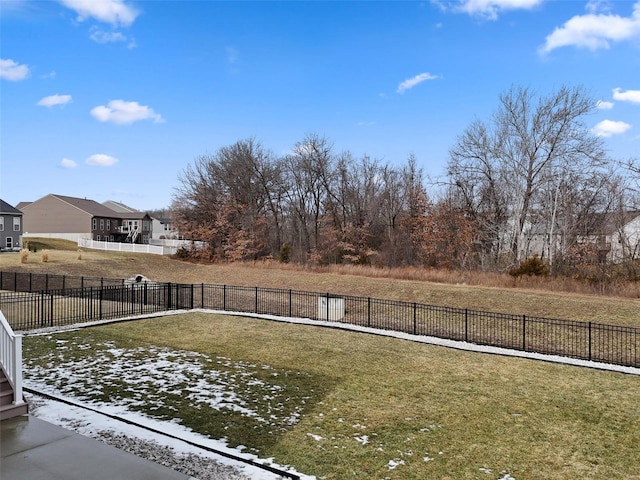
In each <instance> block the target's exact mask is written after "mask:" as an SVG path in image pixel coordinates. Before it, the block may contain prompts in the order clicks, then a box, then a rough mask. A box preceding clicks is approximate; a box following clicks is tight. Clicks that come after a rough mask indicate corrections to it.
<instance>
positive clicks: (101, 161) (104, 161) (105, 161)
mask: <svg viewBox="0 0 640 480" xmlns="http://www.w3.org/2000/svg"><path fill="white" fill-rule="evenodd" d="M116 163H118V159H117V158H114V157H111V156H109V155H105V154H104V153H96V154H95V155H91V156H90V157H89V158H87V161H86V164H87V165H92V166H94V167H110V166H112V165H115V164H116Z"/></svg>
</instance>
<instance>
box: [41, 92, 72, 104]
mask: <svg viewBox="0 0 640 480" xmlns="http://www.w3.org/2000/svg"><path fill="white" fill-rule="evenodd" d="M70 101H71V95H58V94H57V93H56V94H55V95H49V96H48V97H44V98H41V99H40V101H39V102H38V103H37V105H40V106H41V107H53V106H55V105H65V104H67V103H69V102H70Z"/></svg>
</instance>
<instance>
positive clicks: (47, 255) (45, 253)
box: [42, 250, 49, 263]
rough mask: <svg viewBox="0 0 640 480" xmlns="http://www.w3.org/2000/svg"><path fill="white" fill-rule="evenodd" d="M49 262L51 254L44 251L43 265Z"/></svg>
mask: <svg viewBox="0 0 640 480" xmlns="http://www.w3.org/2000/svg"><path fill="white" fill-rule="evenodd" d="M48 261H49V252H48V251H47V250H42V263H47V262H48Z"/></svg>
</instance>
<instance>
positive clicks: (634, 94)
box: [613, 88, 640, 103]
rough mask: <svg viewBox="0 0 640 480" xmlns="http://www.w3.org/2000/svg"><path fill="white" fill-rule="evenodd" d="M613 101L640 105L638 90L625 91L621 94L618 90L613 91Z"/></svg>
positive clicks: (639, 91)
mask: <svg viewBox="0 0 640 480" xmlns="http://www.w3.org/2000/svg"><path fill="white" fill-rule="evenodd" d="M613 99H614V100H620V101H621V102H631V103H640V90H627V91H626V92H623V91H622V89H620V88H614V89H613Z"/></svg>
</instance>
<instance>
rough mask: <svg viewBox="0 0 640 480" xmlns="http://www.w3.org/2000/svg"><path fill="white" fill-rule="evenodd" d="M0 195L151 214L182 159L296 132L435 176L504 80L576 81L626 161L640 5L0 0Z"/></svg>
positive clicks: (637, 104) (281, 144)
mask: <svg viewBox="0 0 640 480" xmlns="http://www.w3.org/2000/svg"><path fill="white" fill-rule="evenodd" d="M0 28H1V29H0V101H1V103H0V160H1V165H0V196H1V197H2V199H3V200H5V201H7V202H9V203H10V204H13V205H15V204H17V203H18V202H20V201H33V200H37V199H38V198H41V197H42V196H44V195H46V194H48V193H56V194H61V195H70V196H77V197H88V198H92V199H94V200H97V201H99V202H103V201H105V200H116V201H121V202H124V203H126V204H128V205H130V206H132V207H135V208H139V209H154V208H163V207H167V206H169V205H170V203H171V198H172V195H173V193H174V189H175V188H176V187H177V186H178V185H179V181H178V176H179V174H180V173H181V172H182V171H183V170H184V168H185V167H186V166H187V165H189V164H190V163H192V162H193V161H194V159H195V158H197V157H198V156H200V155H204V154H207V153H214V152H215V151H217V150H218V149H219V148H220V147H223V146H226V145H230V144H232V143H234V142H236V141H238V140H243V139H247V138H250V137H253V138H255V139H256V140H258V141H259V142H261V143H262V145H263V146H264V147H265V148H267V149H269V150H271V151H273V152H274V153H275V154H277V155H283V154H286V153H287V152H289V151H290V150H291V149H292V148H293V146H294V145H295V143H296V142H299V141H302V140H303V139H304V137H305V136H306V135H307V134H317V135H319V136H324V137H326V138H327V139H328V140H330V141H331V142H332V143H333V146H334V151H335V152H336V153H339V152H341V151H344V150H349V151H351V152H352V153H353V154H354V155H356V156H362V155H368V156H370V157H372V158H376V159H380V160H382V161H384V162H389V163H392V164H404V163H405V162H406V159H407V158H408V156H409V155H410V154H413V155H415V157H416V158H417V160H418V164H419V166H420V167H422V168H423V170H424V172H425V173H426V174H428V175H430V176H432V177H438V176H442V175H443V174H444V172H445V166H446V163H447V159H448V151H449V149H450V148H451V147H452V146H453V144H454V142H455V140H456V137H457V136H458V135H460V134H461V133H462V132H463V131H464V129H465V128H466V127H467V126H469V124H470V123H471V122H472V121H473V120H475V119H483V120H485V119H489V117H490V115H491V113H492V112H493V111H494V110H495V109H496V107H497V106H498V96H499V94H500V93H503V92H505V91H506V90H508V89H509V88H510V87H511V86H512V85H516V86H525V87H529V88H531V89H533V90H535V91H536V92H538V93H540V94H546V93H549V92H551V91H553V90H555V89H557V88H558V87H560V86H562V85H569V86H574V85H583V86H584V87H586V89H587V90H588V91H589V92H590V93H591V95H592V96H593V97H594V99H596V100H600V101H601V103H600V107H601V108H599V109H597V110H596V111H595V113H594V114H593V115H592V116H590V117H588V118H587V119H586V122H587V124H588V126H589V127H590V128H592V129H593V133H594V134H595V135H600V136H602V137H603V138H604V141H605V144H606V146H607V148H608V149H609V153H610V155H611V157H612V158H613V159H618V160H625V159H628V158H630V157H638V156H640V1H638V0H633V1H631V0H629V1H606V0H591V1H587V0H581V1H577V0H576V1H561V0H554V1H552V0H452V1H447V0H432V1H429V0H425V1H421V2H412V1H402V2H400V1H393V2H386V1H374V2H361V1H331V2H321V1H313V2H311V1H309V2H302V1H300V2H295V1H290V2H272V1H260V2H248V1H236V2H231V1H228V2H217V1H206V0H200V1H189V0H183V1H169V0H156V1H151V0H148V1H129V0H59V1H56V0H47V1H32V0H1V2H0Z"/></svg>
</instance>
